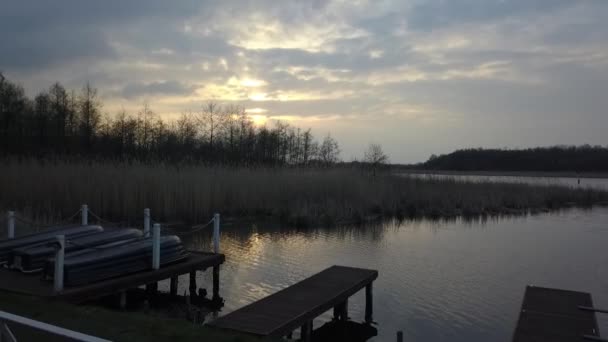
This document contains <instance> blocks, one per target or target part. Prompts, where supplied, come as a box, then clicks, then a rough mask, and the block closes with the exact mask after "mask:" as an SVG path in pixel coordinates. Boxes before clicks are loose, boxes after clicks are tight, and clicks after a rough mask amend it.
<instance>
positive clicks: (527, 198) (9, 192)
mask: <svg viewBox="0 0 608 342" xmlns="http://www.w3.org/2000/svg"><path fill="white" fill-rule="evenodd" d="M607 201H608V193H607V192H603V191H596V190H589V189H569V188H565V187H559V186H532V185H525V184H504V183H490V182H488V183H464V182H458V181H455V180H451V179H419V178H410V177H403V176H396V175H391V174H380V175H378V176H375V177H373V176H371V175H369V174H367V173H365V172H363V171H361V170H357V169H345V168H341V169H339V168H335V169H298V168H295V169H293V168H292V169H289V168H277V169H274V168H231V167H212V166H201V165H180V166H175V165H163V164H157V165H147V164H140V163H111V162H88V161H87V162H85V161H83V162H40V161H37V160H21V161H15V160H5V161H4V162H2V164H0V209H2V210H7V209H9V208H12V209H15V210H18V211H20V212H21V213H23V214H24V215H27V216H30V217H32V218H38V219H40V218H45V219H46V220H48V221H59V220H61V219H62V218H65V217H67V216H68V215H70V214H71V213H72V212H73V211H74V210H76V209H77V208H78V207H79V205H80V204H81V203H87V204H88V205H89V207H90V208H91V210H93V211H94V212H95V213H96V214H98V215H100V216H102V217H104V218H106V219H108V220H125V219H128V220H130V221H131V222H139V221H141V217H142V209H143V208H145V207H149V208H151V210H152V216H153V218H154V219H155V220H157V221H176V220H177V221H184V222H188V223H199V222H204V221H206V220H208V219H209V218H210V217H211V215H212V213H213V212H220V213H222V215H224V216H232V217H251V216H255V217H272V218H276V219H280V220H282V221H283V222H287V223H290V224H296V225H307V224H332V223H338V222H344V221H362V220H365V219H367V218H369V217H378V216H397V217H423V216H424V217H451V216H455V215H465V216H474V215H487V214H511V213H527V212H529V211H536V210H545V209H557V208H563V207H566V206H571V205H577V206H585V207H587V206H591V205H593V204H597V203H601V202H607Z"/></svg>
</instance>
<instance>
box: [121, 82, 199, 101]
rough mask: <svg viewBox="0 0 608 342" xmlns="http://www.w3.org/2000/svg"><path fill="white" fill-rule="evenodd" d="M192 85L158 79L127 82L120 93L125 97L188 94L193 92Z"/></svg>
mask: <svg viewBox="0 0 608 342" xmlns="http://www.w3.org/2000/svg"><path fill="white" fill-rule="evenodd" d="M193 90H194V88H193V87H192V86H187V85H184V84H182V83H180V82H177V81H159V82H151V83H129V84H127V85H126V86H125V87H124V88H123V89H122V91H121V92H120V94H121V95H122V96H124V97H126V98H137V97H143V96H153V95H184V96H186V95H189V94H191V93H192V92H193Z"/></svg>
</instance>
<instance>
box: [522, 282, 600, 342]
mask: <svg viewBox="0 0 608 342" xmlns="http://www.w3.org/2000/svg"><path fill="white" fill-rule="evenodd" d="M596 311H598V312H602V311H603V310H596V309H593V301H592V299H591V294H589V293H586V292H576V291H567V290H558V289H549V288H543V287H536V286H528V287H526V293H525V294H524V300H523V303H522V307H521V312H520V315H519V320H518V322H517V327H516V328H515V334H514V336H513V342H537V341H554V342H560V341H585V340H587V341H588V340H592V341H605V340H603V339H600V337H599V335H600V333H599V329H598V325H597V319H596V317H595V312H596Z"/></svg>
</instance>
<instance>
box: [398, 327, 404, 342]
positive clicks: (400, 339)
mask: <svg viewBox="0 0 608 342" xmlns="http://www.w3.org/2000/svg"><path fill="white" fill-rule="evenodd" d="M397 342H403V331H401V330H399V331H397Z"/></svg>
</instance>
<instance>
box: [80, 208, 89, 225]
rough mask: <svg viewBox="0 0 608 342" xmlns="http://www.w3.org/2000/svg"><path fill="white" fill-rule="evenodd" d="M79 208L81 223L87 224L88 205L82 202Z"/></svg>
mask: <svg viewBox="0 0 608 342" xmlns="http://www.w3.org/2000/svg"><path fill="white" fill-rule="evenodd" d="M80 210H81V213H80V214H81V216H80V218H81V224H82V225H83V226H88V225H89V206H88V205H86V204H83V205H82V206H81V207H80Z"/></svg>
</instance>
